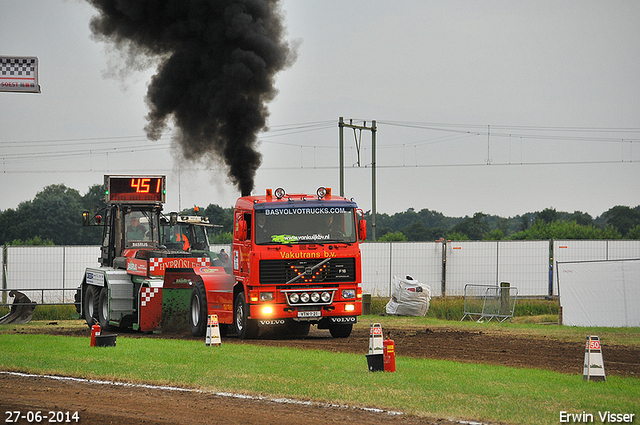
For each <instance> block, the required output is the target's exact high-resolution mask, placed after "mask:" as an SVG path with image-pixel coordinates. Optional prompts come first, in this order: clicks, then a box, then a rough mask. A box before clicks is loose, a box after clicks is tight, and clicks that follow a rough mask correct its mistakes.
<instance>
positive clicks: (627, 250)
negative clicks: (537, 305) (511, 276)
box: [553, 240, 640, 295]
mask: <svg viewBox="0 0 640 425" xmlns="http://www.w3.org/2000/svg"><path fill="white" fill-rule="evenodd" d="M636 258H640V241H639V240H611V241H610V240H588V241H585V240H555V241H553V264H554V269H553V275H554V276H556V277H557V276H558V270H557V263H566V262H570V261H601V260H631V259H636ZM553 291H554V292H553V293H554V295H558V279H557V278H554V279H553Z"/></svg>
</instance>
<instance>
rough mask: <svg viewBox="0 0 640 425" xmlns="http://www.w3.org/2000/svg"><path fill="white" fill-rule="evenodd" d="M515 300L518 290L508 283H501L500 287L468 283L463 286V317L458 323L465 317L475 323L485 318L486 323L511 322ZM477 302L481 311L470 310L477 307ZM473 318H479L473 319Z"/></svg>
mask: <svg viewBox="0 0 640 425" xmlns="http://www.w3.org/2000/svg"><path fill="white" fill-rule="evenodd" d="M517 298H518V288H516V287H512V286H510V285H509V284H508V282H503V283H502V284H501V286H497V285H478V284H472V283H468V284H466V285H465V286H464V316H462V319H460V321H461V322H462V321H463V320H464V319H466V318H467V317H469V318H470V319H472V320H476V321H477V322H482V321H483V320H484V319H485V318H487V319H488V320H487V321H488V322H490V321H491V320H493V319H496V320H497V321H498V322H500V323H502V322H504V321H505V320H507V319H509V320H511V319H512V318H513V313H514V311H515V307H516V300H517ZM471 301H476V302H475V303H472V302H471ZM479 301H482V310H481V311H480V312H478V311H477V310H478V309H473V310H472V307H475V306H478V305H479ZM474 316H479V317H478V319H474V318H473V317H474Z"/></svg>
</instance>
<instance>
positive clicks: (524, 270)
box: [496, 241, 550, 296]
mask: <svg viewBox="0 0 640 425" xmlns="http://www.w3.org/2000/svg"><path fill="white" fill-rule="evenodd" d="M549 264H550V263H549V241H500V242H498V279H497V282H496V283H498V284H499V283H500V282H509V283H511V285H512V286H516V287H518V295H519V296H540V295H545V294H548V293H549V279H550V276H549V267H550V266H549Z"/></svg>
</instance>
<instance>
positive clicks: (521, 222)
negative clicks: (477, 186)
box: [0, 184, 640, 245]
mask: <svg viewBox="0 0 640 425" xmlns="http://www.w3.org/2000/svg"><path fill="white" fill-rule="evenodd" d="M104 206H105V204H104V188H103V186H102V185H100V184H96V185H93V186H91V187H90V188H89V190H88V192H87V193H86V194H84V195H81V194H80V193H79V192H78V191H77V190H75V189H72V188H68V187H66V186H65V185H64V184H54V185H50V186H47V187H45V188H44V189H43V190H42V191H41V192H38V193H37V194H36V195H35V197H34V198H33V200H30V201H25V202H21V203H20V204H19V205H18V207H17V208H16V209H11V208H10V209H7V210H4V211H0V245H100V243H101V238H102V229H101V228H100V227H95V226H92V227H83V226H82V211H90V212H92V213H95V212H99V211H100V210H101V209H102V208H104ZM165 213H168V212H166V211H165ZM180 213H182V214H188V215H194V214H196V212H195V211H194V209H193V208H191V209H185V210H183V211H180ZM197 214H199V215H203V216H205V217H209V220H210V222H211V223H212V224H217V225H221V226H222V227H219V228H216V229H214V230H213V231H212V233H211V234H210V235H209V236H210V242H211V243H230V242H231V240H232V236H231V235H232V233H231V231H232V225H233V207H228V208H224V207H220V206H219V205H216V204H209V205H208V206H207V207H206V208H204V209H201V210H200V211H199V212H198V213H197ZM364 218H365V219H367V225H368V227H369V229H368V233H367V234H368V235H371V234H372V233H371V224H372V220H371V213H370V211H368V212H366V213H365V217H364ZM376 236H377V240H378V241H433V240H439V239H447V240H524V239H527V240H540V239H640V205H639V206H636V207H635V208H631V207H628V206H621V205H618V206H614V207H612V208H610V209H609V210H608V211H606V212H605V213H603V214H602V215H601V216H599V217H596V218H593V217H591V216H590V215H589V214H587V213H583V212H580V211H575V212H573V213H568V212H562V211H556V210H555V209H554V208H546V209H544V210H542V211H539V212H530V213H525V214H522V215H517V216H515V217H509V218H504V217H500V216H495V215H488V214H484V213H482V212H476V213H475V214H474V215H473V216H471V217H469V216H466V217H446V216H445V215H443V214H442V213H439V212H436V211H431V210H428V209H422V210H420V211H415V210H414V209H413V208H409V209H408V210H406V211H403V212H398V213H395V214H393V215H388V214H377V215H376Z"/></svg>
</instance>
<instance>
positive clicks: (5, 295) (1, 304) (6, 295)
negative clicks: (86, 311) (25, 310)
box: [0, 288, 82, 307]
mask: <svg viewBox="0 0 640 425" xmlns="http://www.w3.org/2000/svg"><path fill="white" fill-rule="evenodd" d="M77 290H78V288H30V289H0V291H1V292H2V300H8V299H9V298H10V297H9V292H11V291H16V292H20V293H22V294H24V295H26V296H28V297H29V299H30V300H31V302H30V303H15V302H12V303H9V302H0V307H11V306H12V305H31V304H34V303H35V304H37V305H80V304H81V303H82V299H81V300H80V301H79V302H75V301H74V302H64V301H63V302H49V301H48V302H44V299H45V298H44V293H45V291H56V292H60V291H62V299H64V293H65V292H69V291H73V292H74V293H75V292H76V291H77ZM32 292H36V293H38V292H39V293H40V299H39V301H38V300H37V299H35V300H34V299H32V298H31V297H30V295H31V293H32ZM14 301H15V300H14Z"/></svg>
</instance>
